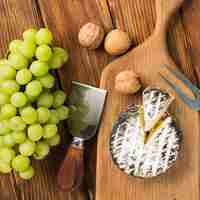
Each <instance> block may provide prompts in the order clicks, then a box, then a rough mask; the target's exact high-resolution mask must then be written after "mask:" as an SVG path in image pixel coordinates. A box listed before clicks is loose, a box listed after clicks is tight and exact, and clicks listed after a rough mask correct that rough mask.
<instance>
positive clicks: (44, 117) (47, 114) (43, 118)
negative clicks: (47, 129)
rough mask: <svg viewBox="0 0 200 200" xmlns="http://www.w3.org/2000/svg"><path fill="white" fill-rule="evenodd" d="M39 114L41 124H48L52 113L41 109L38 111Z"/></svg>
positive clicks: (46, 109) (43, 108)
mask: <svg viewBox="0 0 200 200" xmlns="http://www.w3.org/2000/svg"><path fill="white" fill-rule="evenodd" d="M37 114H38V122H39V123H41V124H43V123H46V122H47V121H48V120H49V118H50V111H49V110H48V108H45V107H39V108H38V109H37Z"/></svg>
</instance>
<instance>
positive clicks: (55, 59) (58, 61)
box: [48, 54, 63, 69]
mask: <svg viewBox="0 0 200 200" xmlns="http://www.w3.org/2000/svg"><path fill="white" fill-rule="evenodd" d="M48 63H49V67H50V69H58V68H60V67H62V65H63V61H62V58H61V57H60V56H57V55H55V54H53V55H52V57H51V59H50V60H49V62H48Z"/></svg>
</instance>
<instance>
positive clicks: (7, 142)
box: [3, 134, 15, 147]
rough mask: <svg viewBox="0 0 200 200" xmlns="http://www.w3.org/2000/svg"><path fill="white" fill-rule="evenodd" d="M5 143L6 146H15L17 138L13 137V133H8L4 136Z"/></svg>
mask: <svg viewBox="0 0 200 200" xmlns="http://www.w3.org/2000/svg"><path fill="white" fill-rule="evenodd" d="M3 144H4V146H6V147H13V146H14V145H15V140H14V138H13V137H12V134H7V135H4V136H3Z"/></svg>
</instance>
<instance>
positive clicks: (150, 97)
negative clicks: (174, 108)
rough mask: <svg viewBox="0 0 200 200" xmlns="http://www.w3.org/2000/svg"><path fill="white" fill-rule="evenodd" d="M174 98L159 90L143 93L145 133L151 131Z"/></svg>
mask: <svg viewBox="0 0 200 200" xmlns="http://www.w3.org/2000/svg"><path fill="white" fill-rule="evenodd" d="M173 100H174V97H173V96H171V95H170V94H168V93H167V92H163V91H162V90H160V89H158V88H147V89H145V90H144V92H143V109H144V131H145V132H147V131H150V130H151V129H152V128H153V127H154V126H155V125H156V123H157V122H159V121H160V119H161V118H162V116H163V115H164V114H165V113H166V111H167V110H168V108H169V106H170V104H171V103H172V101H173Z"/></svg>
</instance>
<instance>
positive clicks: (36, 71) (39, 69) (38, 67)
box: [30, 61, 49, 76]
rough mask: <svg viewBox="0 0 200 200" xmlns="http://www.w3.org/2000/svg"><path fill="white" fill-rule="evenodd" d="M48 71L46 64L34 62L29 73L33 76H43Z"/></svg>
mask: <svg viewBox="0 0 200 200" xmlns="http://www.w3.org/2000/svg"><path fill="white" fill-rule="evenodd" d="M48 70H49V66H48V64H47V63H45V62H42V61H34V62H32V64H31V66H30V71H31V72H32V74H33V75H35V76H44V75H45V74H47V73H48Z"/></svg>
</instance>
